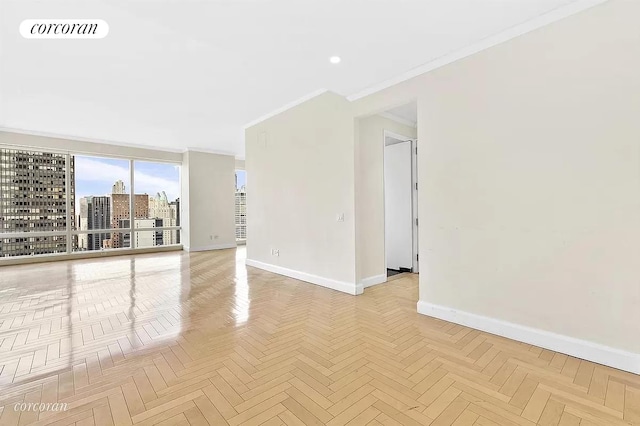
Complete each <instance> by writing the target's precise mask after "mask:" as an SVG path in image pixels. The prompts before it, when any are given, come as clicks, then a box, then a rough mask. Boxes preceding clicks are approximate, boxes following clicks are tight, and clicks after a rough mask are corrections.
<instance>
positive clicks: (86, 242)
mask: <svg viewBox="0 0 640 426" xmlns="http://www.w3.org/2000/svg"><path fill="white" fill-rule="evenodd" d="M132 195H133V196H132ZM178 244H180V165H179V164H177V163H175V164H174V163H161V162H148V161H138V160H134V159H131V158H108V157H97V156H87V155H76V154H74V153H69V152H62V151H60V152H54V151H49V150H35V149H23V148H10V147H3V148H0V258H15V257H21V256H41V255H56V254H68V253H75V252H89V251H102V250H116V249H135V248H150V247H155V246H167V245H178Z"/></svg>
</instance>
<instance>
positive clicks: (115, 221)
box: [109, 182, 149, 248]
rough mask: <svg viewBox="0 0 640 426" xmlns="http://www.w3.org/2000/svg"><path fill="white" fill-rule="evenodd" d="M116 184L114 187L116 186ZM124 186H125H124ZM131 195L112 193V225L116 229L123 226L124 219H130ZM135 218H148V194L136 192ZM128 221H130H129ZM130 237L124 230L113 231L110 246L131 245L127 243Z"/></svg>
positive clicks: (134, 200)
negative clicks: (126, 240)
mask: <svg viewBox="0 0 640 426" xmlns="http://www.w3.org/2000/svg"><path fill="white" fill-rule="evenodd" d="M116 186H118V185H117V182H116V185H114V186H113V187H114V188H116ZM123 188H124V186H123ZM129 200H130V195H129V194H111V227H112V228H114V229H117V228H121V225H122V223H123V222H122V221H123V220H125V219H130V214H129V210H130V206H129ZM133 209H134V212H133V218H134V219H148V218H149V196H148V195H147V194H136V195H135V196H134V198H133ZM127 223H128V222H127ZM128 238H130V236H129V235H128V234H125V233H122V232H113V233H112V234H111V240H112V241H111V242H110V243H109V247H110V248H122V247H129V245H125V239H128Z"/></svg>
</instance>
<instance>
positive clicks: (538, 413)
mask: <svg viewBox="0 0 640 426" xmlns="http://www.w3.org/2000/svg"><path fill="white" fill-rule="evenodd" d="M417 279H418V277H417V275H414V274H404V275H403V276H398V277H397V278H395V277H394V280H393V281H394V282H393V285H388V284H382V285H378V286H374V287H370V288H367V289H366V290H365V292H364V294H363V295H361V296H357V297H354V296H349V295H346V294H342V293H339V292H336V291H332V290H328V289H326V288H322V287H319V286H315V285H311V284H307V283H304V282H300V281H297V280H294V279H290V278H286V277H282V276H279V275H275V274H272V273H268V272H264V271H261V270H258V269H254V268H247V267H245V265H244V249H238V252H237V254H236V251H235V250H224V251H215V252H205V253H191V254H188V253H182V252H173V253H162V254H154V255H138V256H131V257H118V258H105V259H100V260H85V261H69V262H57V263H49V264H40V265H30V266H11V267H5V268H2V269H1V271H0V406H2V407H3V408H0V410H1V412H0V424H2V425H17V424H39V425H44V424H53V423H55V424H57V425H66V424H74V423H75V424H78V425H93V424H97V425H100V424H116V425H120V424H122V425H125V424H127V425H129V424H139V425H151V424H163V425H168V424H191V425H193V424H202V425H205V424H211V425H224V424H230V425H240V424H242V425H252V424H274V425H278V424H329V425H338V424H346V423H349V422H351V423H349V424H381V423H382V424H406V425H408V424H422V425H426V424H432V425H451V424H455V425H471V424H477V425H495V424H499V425H503V424H504V425H507V424H517V425H534V424H536V423H539V424H562V425H573V424H575V425H577V424H582V425H587V424H596V425H623V424H624V425H628V424H634V423H635V424H639V422H640V377H638V376H635V375H632V374H627V373H624V372H621V371H617V370H614V369H611V368H606V367H602V366H600V365H596V364H593V363H590V362H586V361H581V360H579V359H576V358H572V357H568V356H565V355H562V354H558V353H554V352H551V351H547V350H543V349H540V348H537V347H533V346H530V345H526V344H521V343H517V342H514V341H511V340H508V339H502V338H499V337H496V336H492V335H489V334H485V333H482V332H479V331H475V330H472V329H469V328H465V327H461V326H458V325H454V324H451V323H447V322H444V321H440V320H436V319H432V318H429V317H425V316H422V315H418V314H417V313H416V301H417V297H418V293H417ZM57 401H58V402H62V403H66V404H67V407H66V408H67V410H66V411H62V412H51V411H49V412H47V411H44V412H38V411H22V412H21V411H20V410H19V408H20V405H17V406H16V403H22V402H25V403H41V402H42V403H55V402H57ZM16 408H18V410H16ZM581 421H582V423H580V422H581Z"/></svg>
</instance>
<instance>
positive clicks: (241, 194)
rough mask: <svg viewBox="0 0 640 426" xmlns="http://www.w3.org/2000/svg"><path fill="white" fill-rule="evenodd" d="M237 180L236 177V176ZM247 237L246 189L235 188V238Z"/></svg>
mask: <svg viewBox="0 0 640 426" xmlns="http://www.w3.org/2000/svg"><path fill="white" fill-rule="evenodd" d="M236 180H237V177H236ZM246 239H247V191H246V189H245V187H244V186H243V187H242V188H238V189H236V240H239V241H244V240H246Z"/></svg>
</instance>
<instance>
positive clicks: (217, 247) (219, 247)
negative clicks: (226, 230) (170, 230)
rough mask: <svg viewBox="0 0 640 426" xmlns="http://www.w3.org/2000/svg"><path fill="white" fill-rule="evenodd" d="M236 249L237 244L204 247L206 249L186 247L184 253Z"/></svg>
mask: <svg viewBox="0 0 640 426" xmlns="http://www.w3.org/2000/svg"><path fill="white" fill-rule="evenodd" d="M230 248H236V243H226V244H214V245H212V246H204V247H194V248H192V247H186V246H185V247H184V251H189V252H196V251H209V250H223V249H230Z"/></svg>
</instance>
